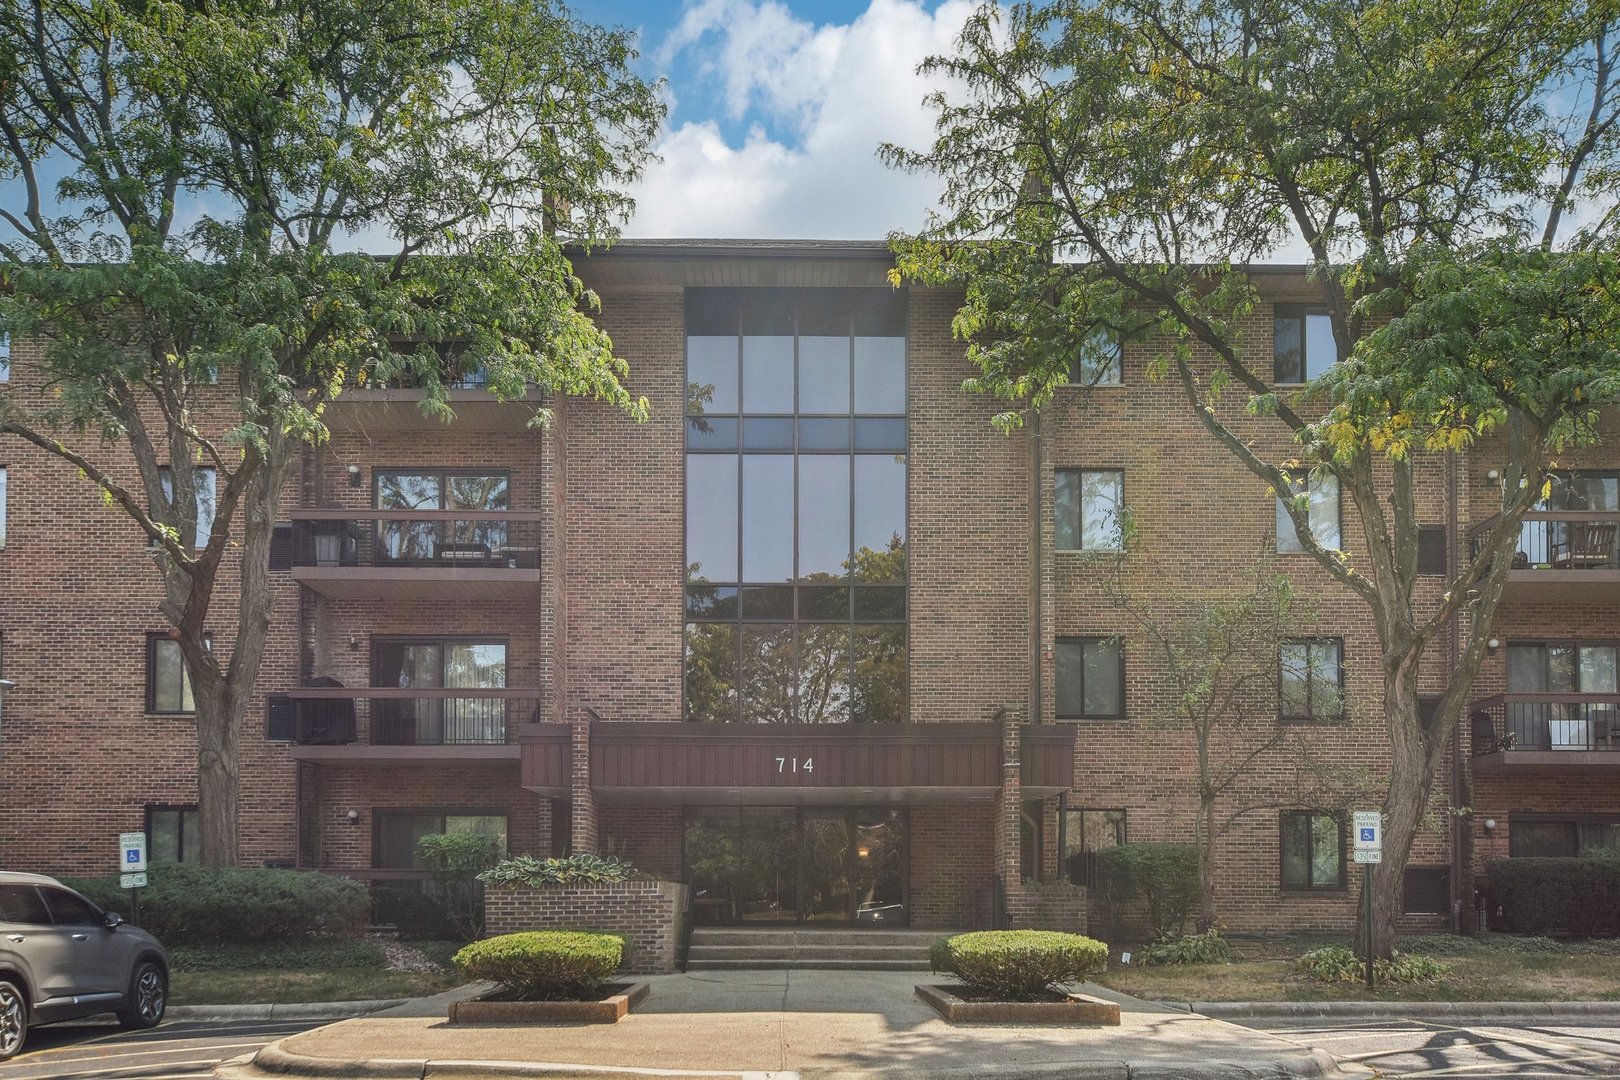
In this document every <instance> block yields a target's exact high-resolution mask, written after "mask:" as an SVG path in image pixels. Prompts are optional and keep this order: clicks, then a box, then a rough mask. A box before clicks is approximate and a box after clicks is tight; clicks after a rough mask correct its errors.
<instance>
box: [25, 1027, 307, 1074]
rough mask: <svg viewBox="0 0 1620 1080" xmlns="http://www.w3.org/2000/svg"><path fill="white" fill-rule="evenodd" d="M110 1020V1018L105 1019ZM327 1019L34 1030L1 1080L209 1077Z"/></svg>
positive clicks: (43, 1028)
mask: <svg viewBox="0 0 1620 1080" xmlns="http://www.w3.org/2000/svg"><path fill="white" fill-rule="evenodd" d="M109 1020H110V1018H109ZM324 1023H328V1021H325V1020H240V1021H237V1020H179V1021H175V1022H173V1023H166V1024H162V1025H160V1026H158V1027H155V1028H152V1029H151V1030H150V1031H124V1030H122V1029H120V1028H119V1027H118V1025H117V1024H115V1023H110V1022H109V1023H92V1022H81V1023H71V1024H56V1025H52V1026H49V1027H41V1028H36V1029H35V1030H33V1031H31V1032H29V1033H28V1042H27V1043H26V1044H25V1045H24V1047H23V1052H22V1053H20V1054H18V1055H17V1056H16V1057H14V1058H12V1059H11V1060H10V1061H8V1062H6V1063H5V1064H3V1065H0V1080H38V1078H43V1077H63V1078H65V1077H87V1078H94V1080H120V1078H124V1077H128V1078H136V1077H139V1078H140V1080H165V1078H170V1077H172V1078H175V1080H179V1078H181V1077H184V1078H187V1080H192V1078H195V1077H202V1076H208V1075H210V1074H211V1073H212V1071H213V1068H214V1066H215V1065H217V1064H219V1063H220V1062H221V1061H224V1060H225V1059H226V1058H233V1057H236V1056H238V1055H240V1054H246V1053H248V1052H249V1051H252V1050H257V1049H258V1048H259V1047H261V1046H263V1045H265V1044H266V1043H268V1042H272V1041H274V1040H276V1039H280V1038H283V1037H285V1036H288V1035H292V1034H295V1033H296V1032H300V1031H305V1030H308V1029H309V1028H312V1027H319V1026H320V1025H321V1024H324Z"/></svg>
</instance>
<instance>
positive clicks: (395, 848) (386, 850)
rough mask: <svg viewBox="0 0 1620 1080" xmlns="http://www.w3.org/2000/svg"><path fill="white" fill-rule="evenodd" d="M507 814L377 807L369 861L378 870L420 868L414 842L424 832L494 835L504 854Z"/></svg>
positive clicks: (498, 851) (499, 855)
mask: <svg viewBox="0 0 1620 1080" xmlns="http://www.w3.org/2000/svg"><path fill="white" fill-rule="evenodd" d="M506 827H507V821H506V815H505V814H503V813H500V812H499V811H490V810H379V811H377V814H376V836H375V840H374V847H373V852H372V859H373V861H372V865H373V866H374V867H375V868H377V869H379V870H421V869H423V865H422V860H421V859H420V858H418V857H417V854H416V842H417V841H418V840H420V839H421V838H422V837H424V836H444V835H449V834H462V833H470V834H472V835H474V836H490V837H493V838H494V839H495V848H496V851H495V853H496V857H497V858H502V859H504V858H506Z"/></svg>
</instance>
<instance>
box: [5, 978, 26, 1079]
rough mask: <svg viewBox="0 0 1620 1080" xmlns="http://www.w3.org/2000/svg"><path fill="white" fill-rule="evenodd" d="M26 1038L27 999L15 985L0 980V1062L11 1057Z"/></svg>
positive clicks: (19, 1048)
mask: <svg viewBox="0 0 1620 1080" xmlns="http://www.w3.org/2000/svg"><path fill="white" fill-rule="evenodd" d="M26 1038H28V999H27V998H25V997H23V992H22V991H21V990H20V989H18V988H17V984H16V983H11V982H6V981H4V980H0V1061H4V1060H6V1059H7V1058H9V1057H13V1056H14V1055H15V1054H16V1053H17V1051H19V1050H21V1049H22V1046H23V1040H24V1039H26Z"/></svg>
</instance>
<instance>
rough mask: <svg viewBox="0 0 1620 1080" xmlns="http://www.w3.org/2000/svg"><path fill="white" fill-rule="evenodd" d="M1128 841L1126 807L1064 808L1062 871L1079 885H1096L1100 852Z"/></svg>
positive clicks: (1067, 877) (1091, 886)
mask: <svg viewBox="0 0 1620 1080" xmlns="http://www.w3.org/2000/svg"><path fill="white" fill-rule="evenodd" d="M1123 843H1125V811H1124V810H1086V809H1081V810H1072V809H1069V808H1068V807H1065V808H1064V811H1063V868H1062V869H1063V874H1064V877H1065V878H1066V880H1068V881H1072V882H1074V883H1075V884H1076V885H1085V886H1086V887H1088V888H1095V887H1096V885H1097V856H1098V855H1099V854H1100V853H1101V852H1104V851H1106V850H1108V849H1109V848H1112V847H1118V846H1119V845H1121V844H1123Z"/></svg>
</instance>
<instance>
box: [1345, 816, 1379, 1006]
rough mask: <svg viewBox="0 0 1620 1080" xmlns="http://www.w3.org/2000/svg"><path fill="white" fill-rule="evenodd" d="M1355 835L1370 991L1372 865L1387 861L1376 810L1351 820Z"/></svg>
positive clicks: (1371, 963) (1371, 980) (1371, 979)
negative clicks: (1364, 920)
mask: <svg viewBox="0 0 1620 1080" xmlns="http://www.w3.org/2000/svg"><path fill="white" fill-rule="evenodd" d="M1351 821H1352V824H1351V828H1352V829H1354V830H1355V834H1356V854H1355V858H1356V862H1358V863H1360V864H1361V906H1362V908H1363V909H1364V910H1363V912H1362V914H1363V917H1364V918H1365V919H1366V926H1365V927H1364V928H1363V934H1362V939H1361V940H1362V941H1363V942H1364V943H1365V944H1366V946H1367V989H1369V990H1371V989H1372V988H1373V897H1372V873H1373V869H1372V868H1373V865H1374V864H1375V863H1381V862H1383V861H1384V818H1383V815H1382V814H1380V813H1379V812H1378V811H1377V810H1357V811H1356V812H1355V814H1353V815H1352V818H1351Z"/></svg>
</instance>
